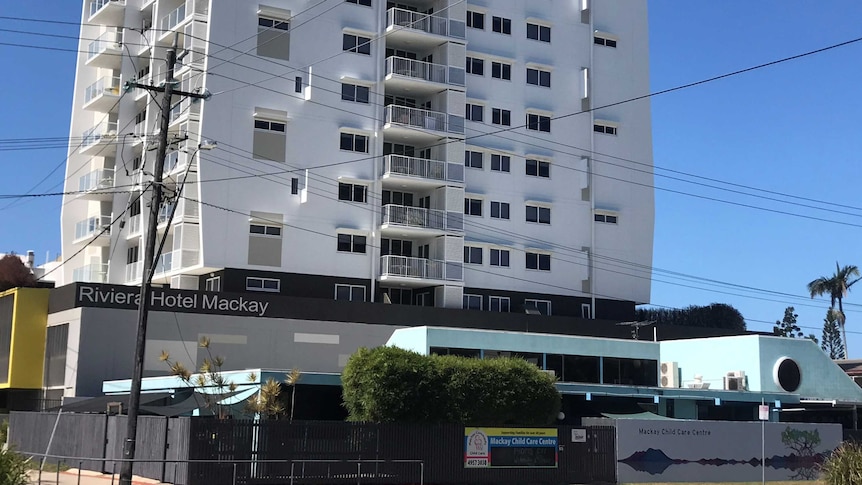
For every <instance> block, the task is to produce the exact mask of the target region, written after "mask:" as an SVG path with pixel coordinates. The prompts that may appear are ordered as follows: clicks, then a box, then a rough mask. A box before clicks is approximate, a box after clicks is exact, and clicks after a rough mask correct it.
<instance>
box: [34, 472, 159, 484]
mask: <svg viewBox="0 0 862 485" xmlns="http://www.w3.org/2000/svg"><path fill="white" fill-rule="evenodd" d="M59 479H60V480H59V481H57V472H55V471H54V472H47V471H45V472H42V480H41V482H40V481H39V470H31V471H30V483H32V484H40V483H41V484H44V485H78V484H81V485H111V484H112V483H113V484H118V483H120V475H119V474H117V475H114V476H113V477H112V476H111V475H110V474H103V473H99V472H94V471H90V470H81V473H80V481H79V475H78V470H77V469H75V468H72V469H69V470H66V471H63V472H60V475H59ZM132 483H133V484H135V485H154V484H160V483H162V482H159V481H158V480H152V479H150V478H143V477H132Z"/></svg>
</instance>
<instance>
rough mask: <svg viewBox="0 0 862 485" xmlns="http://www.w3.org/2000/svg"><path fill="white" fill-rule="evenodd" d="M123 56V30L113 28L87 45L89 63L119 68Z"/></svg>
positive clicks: (102, 66) (94, 65) (95, 65)
mask: <svg viewBox="0 0 862 485" xmlns="http://www.w3.org/2000/svg"><path fill="white" fill-rule="evenodd" d="M122 57H123V31H122V30H121V29H111V30H108V31H107V32H105V33H103V34H102V35H100V36H99V37H97V38H96V40H94V41H92V42H90V45H89V46H88V47H87V63H86V64H87V65H88V66H91V67H101V68H105V69H119V67H120V61H121V60H122Z"/></svg>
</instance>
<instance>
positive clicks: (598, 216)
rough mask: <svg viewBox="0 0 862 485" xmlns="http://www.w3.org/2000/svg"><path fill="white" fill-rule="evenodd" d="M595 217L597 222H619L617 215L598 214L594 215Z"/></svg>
mask: <svg viewBox="0 0 862 485" xmlns="http://www.w3.org/2000/svg"><path fill="white" fill-rule="evenodd" d="M593 219H594V220H595V221H596V222H603V223H605V224H616V223H617V216H613V215H610V214H596V215H595V216H593Z"/></svg>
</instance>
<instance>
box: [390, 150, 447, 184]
mask: <svg viewBox="0 0 862 485" xmlns="http://www.w3.org/2000/svg"><path fill="white" fill-rule="evenodd" d="M387 174H388V175H392V174H395V175H404V176H407V177H417V178H423V179H428V180H441V181H443V180H445V181H449V182H463V181H464V165H462V164H460V163H448V162H442V161H439V160H428V159H425V158H416V157H405V156H403V155H386V156H385V157H384V158H383V175H387Z"/></svg>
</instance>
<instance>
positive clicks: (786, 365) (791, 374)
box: [772, 357, 802, 392]
mask: <svg viewBox="0 0 862 485" xmlns="http://www.w3.org/2000/svg"><path fill="white" fill-rule="evenodd" d="M772 380H773V381H775V385H777V386H778V387H780V388H781V389H784V390H785V391H787V392H794V391H795V390H797V389H799V384H801V383H802V370H801V369H800V368H799V364H797V363H796V361H795V360H793V359H791V358H790V357H782V358H780V359H778V361H776V362H775V367H773V369H772Z"/></svg>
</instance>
